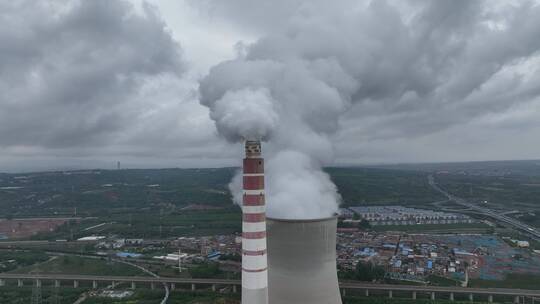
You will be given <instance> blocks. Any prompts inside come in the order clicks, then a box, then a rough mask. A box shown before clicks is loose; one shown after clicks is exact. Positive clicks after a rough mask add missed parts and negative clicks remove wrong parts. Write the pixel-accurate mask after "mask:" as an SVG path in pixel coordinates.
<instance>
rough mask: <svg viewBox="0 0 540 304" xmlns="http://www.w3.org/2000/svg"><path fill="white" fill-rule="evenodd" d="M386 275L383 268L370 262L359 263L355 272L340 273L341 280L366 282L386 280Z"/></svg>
mask: <svg viewBox="0 0 540 304" xmlns="http://www.w3.org/2000/svg"><path fill="white" fill-rule="evenodd" d="M385 273H386V272H385V270H384V268H383V267H382V266H378V265H375V264H373V263H369V262H358V265H356V269H355V270H354V271H340V272H338V274H339V278H340V279H343V280H356V281H366V282H373V281H380V280H382V279H384V275H385Z"/></svg>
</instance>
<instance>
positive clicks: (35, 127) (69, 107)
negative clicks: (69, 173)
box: [0, 0, 184, 148]
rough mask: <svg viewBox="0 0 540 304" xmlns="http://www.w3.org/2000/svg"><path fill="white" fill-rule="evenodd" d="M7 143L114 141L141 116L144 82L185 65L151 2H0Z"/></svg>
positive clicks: (1, 120)
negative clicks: (138, 101) (137, 5)
mask: <svg viewBox="0 0 540 304" xmlns="http://www.w3.org/2000/svg"><path fill="white" fill-rule="evenodd" d="M0 6H1V7H0V15H1V16H0V20H2V26H1V27H0V41H2V46H1V47H0V92H1V93H0V146H4V147H6V146H42V147H52V148H59V147H73V146H81V145H82V146H85V145H95V144H106V143H107V142H110V141H111V140H113V136H115V135H117V133H116V132H118V131H122V130H124V129H126V128H129V126H131V125H132V124H133V122H134V121H136V119H137V117H138V116H139V115H140V114H141V113H140V110H139V109H138V108H137V107H133V106H130V102H131V100H132V99H135V98H136V97H137V94H138V91H139V87H140V86H142V85H143V84H144V83H145V82H147V81H148V80H149V79H152V78H155V77H160V75H164V74H171V75H180V74H181V73H182V71H183V70H184V67H183V63H182V62H181V59H180V58H181V57H180V51H181V50H180V47H179V45H178V44H177V43H176V42H175V41H174V40H172V38H171V36H170V34H169V33H168V32H167V31H166V30H165V29H164V27H165V25H164V23H163V21H162V20H161V19H160V18H159V17H158V15H157V13H156V12H155V11H154V9H153V8H152V7H150V6H144V7H143V12H142V14H135V11H134V8H133V7H132V5H131V4H129V3H127V2H124V1H118V0H113V1H108V0H96V1H70V2H63V1H62V2H61V1H40V2H38V3H36V2H35V1H8V2H3V3H2V4H0Z"/></svg>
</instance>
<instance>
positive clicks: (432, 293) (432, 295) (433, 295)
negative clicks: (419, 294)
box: [431, 291, 435, 301]
mask: <svg viewBox="0 0 540 304" xmlns="http://www.w3.org/2000/svg"><path fill="white" fill-rule="evenodd" d="M431 300H432V301H433V300H435V292H433V291H432V292H431Z"/></svg>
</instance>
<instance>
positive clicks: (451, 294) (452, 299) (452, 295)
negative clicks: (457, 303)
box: [450, 292, 454, 301]
mask: <svg viewBox="0 0 540 304" xmlns="http://www.w3.org/2000/svg"><path fill="white" fill-rule="evenodd" d="M450 301H454V293H453V292H451V293H450Z"/></svg>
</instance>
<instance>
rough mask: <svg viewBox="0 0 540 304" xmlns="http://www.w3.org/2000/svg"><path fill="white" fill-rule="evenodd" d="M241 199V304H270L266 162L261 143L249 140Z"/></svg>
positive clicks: (247, 142) (244, 162)
mask: <svg viewBox="0 0 540 304" xmlns="http://www.w3.org/2000/svg"><path fill="white" fill-rule="evenodd" d="M245 148H246V157H245V158H244V161H243V173H244V174H243V189H244V191H243V200H242V213H243V215H242V303H243V304H268V262H267V251H266V204H265V199H264V197H265V194H264V160H263V158H262V156H261V143H260V141H246V144H245Z"/></svg>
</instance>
